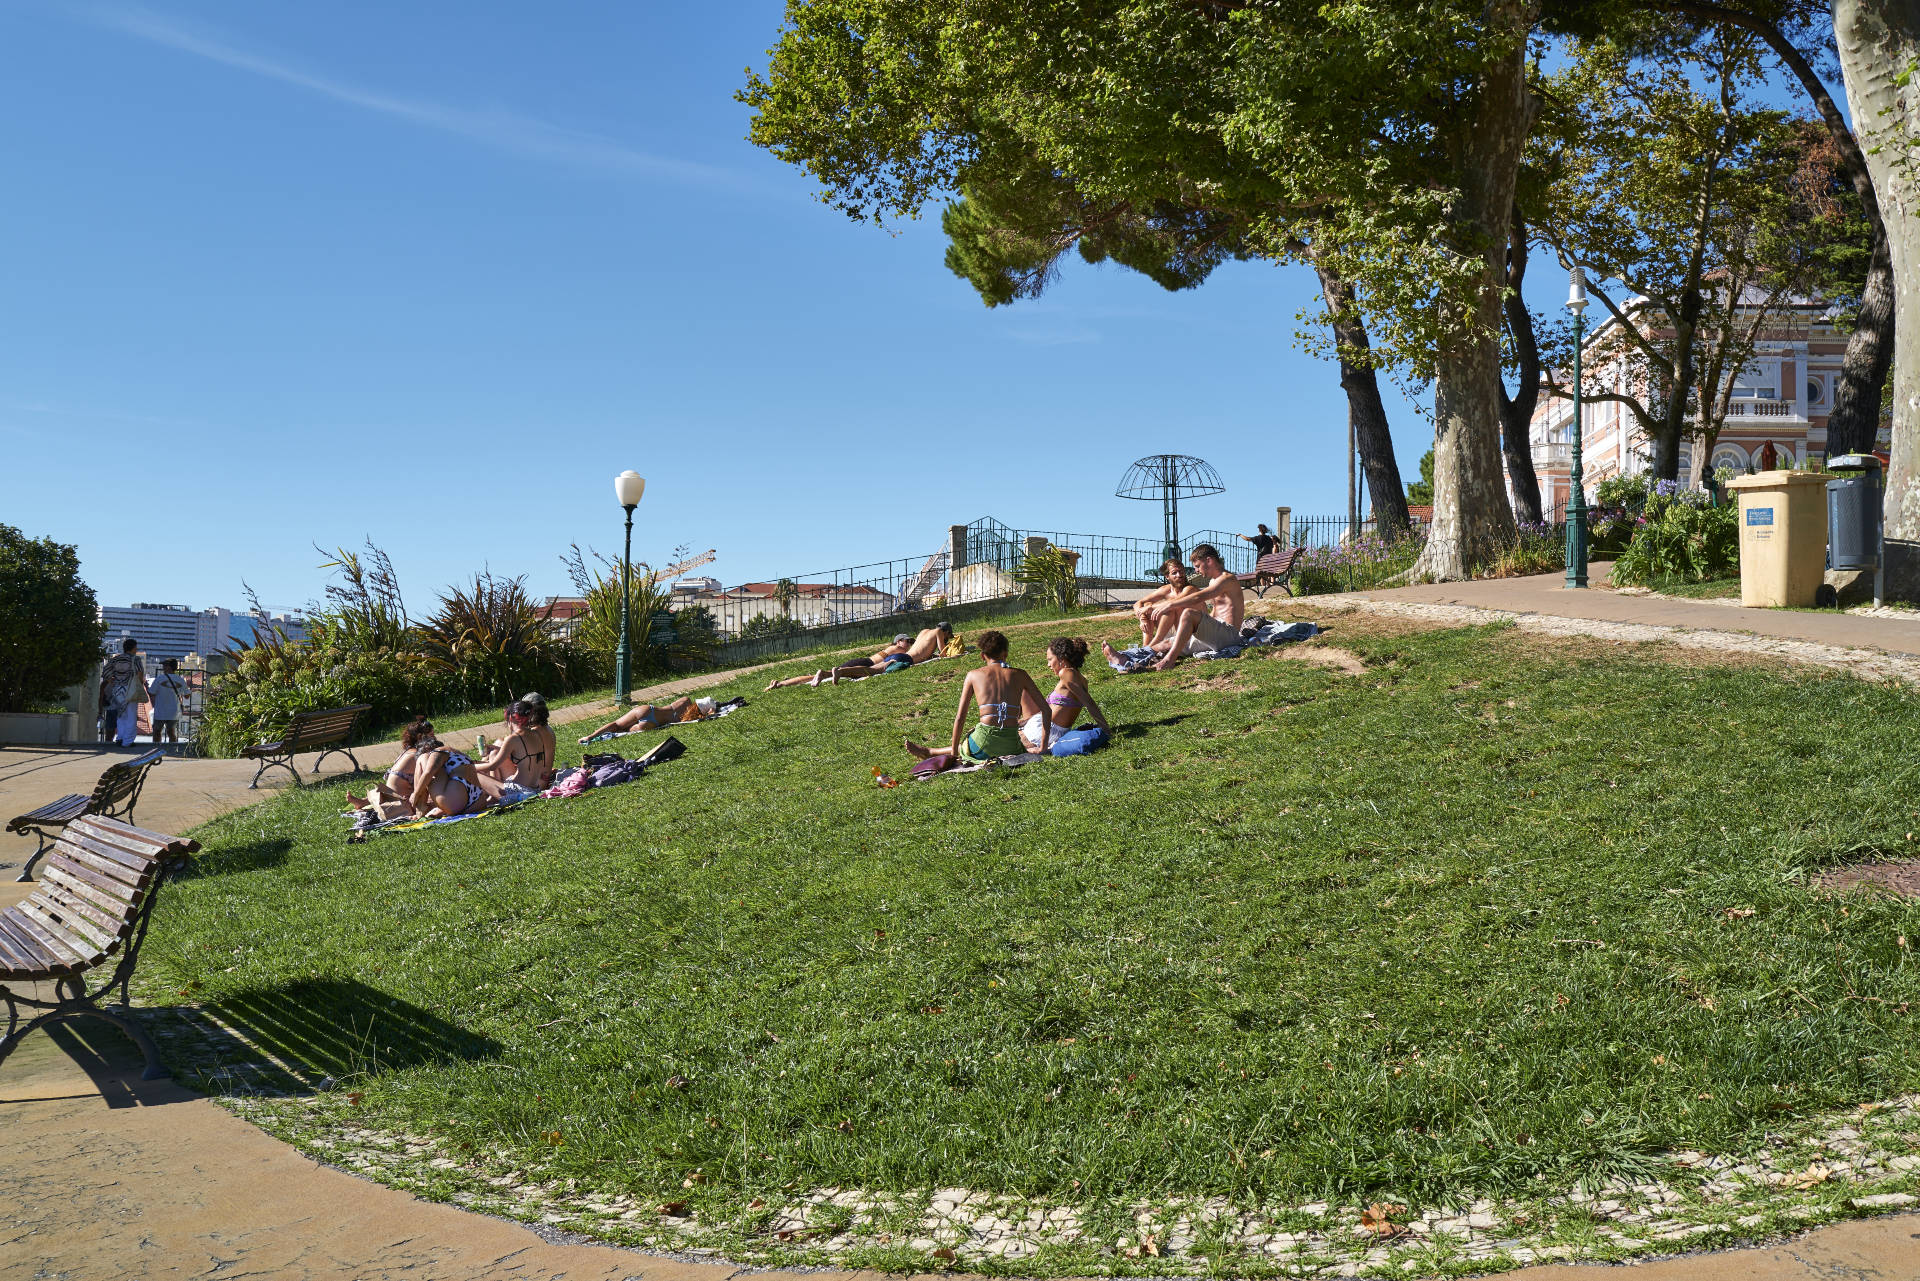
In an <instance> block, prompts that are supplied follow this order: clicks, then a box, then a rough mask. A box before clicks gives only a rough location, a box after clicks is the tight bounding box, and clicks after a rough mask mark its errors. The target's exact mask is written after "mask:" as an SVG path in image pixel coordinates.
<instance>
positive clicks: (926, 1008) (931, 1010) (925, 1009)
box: [920, 1005, 947, 1014]
mask: <svg viewBox="0 0 1920 1281" xmlns="http://www.w3.org/2000/svg"><path fill="white" fill-rule="evenodd" d="M920 1012H921V1013H922V1014H945V1013H946V1012H947V1007H946V1006H944V1005H923V1006H921V1007H920Z"/></svg>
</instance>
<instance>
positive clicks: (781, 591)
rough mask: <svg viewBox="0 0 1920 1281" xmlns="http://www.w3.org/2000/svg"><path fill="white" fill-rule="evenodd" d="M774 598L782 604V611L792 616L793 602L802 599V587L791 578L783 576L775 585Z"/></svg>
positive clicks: (788, 616) (787, 615)
mask: <svg viewBox="0 0 1920 1281" xmlns="http://www.w3.org/2000/svg"><path fill="white" fill-rule="evenodd" d="M773 599H774V603H775V604H777V605H779V606H780V613H781V614H782V615H784V616H785V617H787V618H792V617H793V602H794V601H796V600H798V599H800V588H799V587H798V586H797V585H796V584H795V583H794V581H793V580H792V579H791V578H783V579H781V580H780V581H779V582H777V583H775V584H774V585H773Z"/></svg>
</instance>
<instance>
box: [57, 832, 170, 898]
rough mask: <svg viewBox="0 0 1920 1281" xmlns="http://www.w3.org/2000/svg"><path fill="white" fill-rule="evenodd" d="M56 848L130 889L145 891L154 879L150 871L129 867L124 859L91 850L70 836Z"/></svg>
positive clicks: (64, 838)
mask: <svg viewBox="0 0 1920 1281" xmlns="http://www.w3.org/2000/svg"><path fill="white" fill-rule="evenodd" d="M55 848H58V849H61V850H62V852H64V853H65V854H66V856H67V857H68V858H70V859H72V860H73V861H74V862H76V863H79V864H80V865H82V866H83V867H85V868H87V869H88V870H89V871H91V872H93V873H94V874H96V875H98V876H103V877H106V878H107V879H109V880H114V881H119V882H120V883H121V884H123V885H126V886H127V887H128V888H130V889H136V890H141V889H145V888H146V887H147V882H148V881H149V880H151V879H152V876H151V873H150V871H149V869H147V868H144V867H133V866H129V865H128V864H127V863H126V862H125V861H123V858H112V857H109V856H107V855H105V854H102V853H99V852H97V851H95V850H92V849H89V848H87V845H86V844H85V843H83V842H80V841H76V840H74V839H72V838H71V837H69V836H64V835H63V836H62V837H61V838H60V843H59V845H58V846H56V847H55Z"/></svg>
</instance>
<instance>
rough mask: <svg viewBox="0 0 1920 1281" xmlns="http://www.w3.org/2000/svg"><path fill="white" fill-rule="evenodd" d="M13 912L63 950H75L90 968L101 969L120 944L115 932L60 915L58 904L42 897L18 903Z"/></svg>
mask: <svg viewBox="0 0 1920 1281" xmlns="http://www.w3.org/2000/svg"><path fill="white" fill-rule="evenodd" d="M13 910H14V911H16V912H18V913H20V915H22V916H24V917H26V918H27V919H28V920H30V921H32V922H33V923H34V924H35V925H38V926H39V927H40V928H41V929H43V930H45V931H46V932H47V933H48V934H50V935H52V936H53V937H54V938H57V939H59V940H60V943H61V944H62V946H65V947H69V948H72V949H73V950H74V951H75V953H76V954H78V955H79V956H80V958H81V959H82V960H84V961H86V962H87V963H88V964H89V965H98V964H99V963H100V960H101V958H102V957H104V956H106V954H107V953H108V952H111V951H112V950H113V949H114V948H115V947H116V946H118V945H119V942H120V939H119V937H118V936H117V935H115V934H114V933H113V932H112V931H110V930H102V929H101V928H100V927H99V926H98V925H97V924H96V923H94V922H93V921H89V920H85V919H83V918H82V917H81V916H80V914H79V913H77V912H75V913H63V912H61V911H60V909H59V905H58V904H56V903H55V902H54V901H53V900H52V899H50V898H47V897H44V896H43V895H40V894H35V895H34V896H33V897H32V898H30V899H27V900H25V901H24V902H20V903H15V904H14V905H13Z"/></svg>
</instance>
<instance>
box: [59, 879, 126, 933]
mask: <svg viewBox="0 0 1920 1281" xmlns="http://www.w3.org/2000/svg"><path fill="white" fill-rule="evenodd" d="M40 885H41V888H42V889H43V890H44V891H45V892H46V895H47V901H48V902H49V903H51V904H53V906H54V907H55V908H57V909H58V910H59V911H60V913H61V915H63V916H75V917H80V916H84V917H85V918H86V919H87V920H88V922H90V923H91V924H92V925H94V926H96V927H98V928H100V929H103V930H105V931H106V932H107V933H108V934H109V935H111V936H112V937H114V938H121V937H123V936H124V935H125V934H126V932H127V930H128V929H130V928H132V927H131V926H130V925H129V924H128V922H129V921H131V920H132V918H133V911H132V909H130V908H129V907H128V905H127V904H125V903H115V902H113V901H112V900H111V899H109V900H108V901H107V902H105V903H102V902H100V901H99V900H98V898H97V897H95V896H96V895H98V894H99V891H98V890H95V889H93V888H92V887H90V886H85V885H79V884H78V883H77V882H73V881H70V880H68V879H67V877H66V875H65V874H64V873H60V872H55V871H53V869H51V868H49V869H47V871H46V872H44V873H42V874H41V877H40ZM35 897H38V895H36V896H35Z"/></svg>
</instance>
